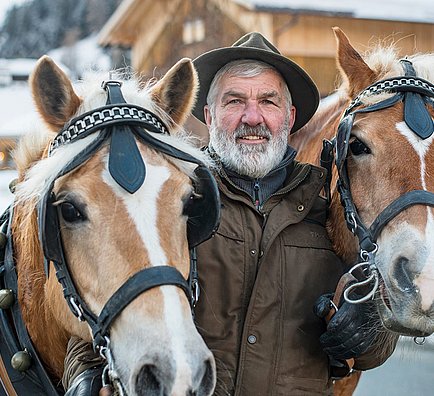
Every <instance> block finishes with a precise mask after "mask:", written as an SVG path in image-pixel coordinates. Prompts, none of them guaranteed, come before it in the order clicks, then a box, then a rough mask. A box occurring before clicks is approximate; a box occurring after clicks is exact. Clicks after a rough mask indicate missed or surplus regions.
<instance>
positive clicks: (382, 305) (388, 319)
mask: <svg viewBox="0 0 434 396" xmlns="http://www.w3.org/2000/svg"><path fill="white" fill-rule="evenodd" d="M375 301H376V303H377V310H378V313H379V315H380V318H381V322H382V324H383V327H385V328H386V329H387V330H389V331H392V332H394V333H398V334H400V335H403V336H409V337H428V336H429V335H431V334H432V332H427V331H423V330H420V329H415V328H410V327H407V326H405V325H403V324H402V323H401V322H400V320H399V319H398V318H397V317H396V315H395V313H394V312H393V310H392V306H391V302H390V298H389V296H388V293H387V290H386V287H385V285H384V282H383V280H381V282H380V286H379V288H378V291H377V293H376V298H375Z"/></svg>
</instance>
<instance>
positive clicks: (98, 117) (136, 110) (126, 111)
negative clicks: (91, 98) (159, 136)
mask: <svg viewBox="0 0 434 396" xmlns="http://www.w3.org/2000/svg"><path fill="white" fill-rule="evenodd" d="M115 120H141V121H144V122H147V123H150V124H152V125H153V126H154V127H156V128H157V129H158V130H160V131H161V133H163V134H167V133H168V131H167V129H166V127H165V126H164V124H163V123H162V122H161V121H160V120H159V119H158V118H157V117H155V115H154V114H152V113H150V112H148V111H146V110H145V109H143V108H140V107H132V106H130V105H124V106H123V105H116V106H113V107H104V108H101V109H97V110H96V111H94V112H92V113H90V114H87V115H84V116H83V117H81V118H79V119H77V120H76V121H75V122H73V123H72V124H71V125H68V126H67V127H66V129H64V130H62V131H61V132H59V133H58V134H57V136H56V137H55V138H54V140H53V141H52V142H51V145H50V150H49V155H51V153H52V152H53V151H54V150H56V149H57V148H58V147H59V146H62V145H64V144H67V143H69V142H71V141H72V140H74V139H76V138H78V137H80V136H81V135H82V134H83V133H85V132H87V131H89V130H91V129H92V128H95V127H97V126H101V127H103V125H104V124H105V123H108V122H112V121H115Z"/></svg>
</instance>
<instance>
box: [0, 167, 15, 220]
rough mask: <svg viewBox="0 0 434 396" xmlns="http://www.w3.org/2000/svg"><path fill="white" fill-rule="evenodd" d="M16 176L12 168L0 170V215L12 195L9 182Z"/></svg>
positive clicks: (11, 198)
mask: <svg viewBox="0 0 434 396" xmlns="http://www.w3.org/2000/svg"><path fill="white" fill-rule="evenodd" d="M16 177H17V172H16V171H14V170H2V171H0V215H1V214H2V213H3V212H4V211H5V209H6V208H7V207H8V206H9V205H10V204H11V203H12V201H13V199H14V196H13V195H12V193H11V192H10V191H9V183H10V182H11V181H12V180H13V179H15V178H16Z"/></svg>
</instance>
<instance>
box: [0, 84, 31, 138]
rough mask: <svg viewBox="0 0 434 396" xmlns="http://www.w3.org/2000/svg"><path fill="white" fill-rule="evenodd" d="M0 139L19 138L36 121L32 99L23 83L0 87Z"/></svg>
mask: <svg viewBox="0 0 434 396" xmlns="http://www.w3.org/2000/svg"><path fill="white" fill-rule="evenodd" d="M0 103H1V106H0V137H1V136H21V135H22V134H24V133H25V131H26V127H27V126H28V125H29V124H31V123H33V122H35V120H37V117H38V115H37V113H36V110H35V109H34V106H33V99H32V96H31V94H30V90H29V87H28V85H27V83H25V82H19V83H12V84H11V85H10V86H6V87H0Z"/></svg>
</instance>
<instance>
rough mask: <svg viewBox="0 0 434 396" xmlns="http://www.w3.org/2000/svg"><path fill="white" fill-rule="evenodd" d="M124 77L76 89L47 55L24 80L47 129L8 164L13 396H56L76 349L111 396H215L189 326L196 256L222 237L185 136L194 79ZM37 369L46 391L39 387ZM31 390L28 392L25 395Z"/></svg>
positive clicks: (203, 352) (208, 360)
mask: <svg viewBox="0 0 434 396" xmlns="http://www.w3.org/2000/svg"><path fill="white" fill-rule="evenodd" d="M121 77H122V76H119V78H117V79H116V80H110V79H109V80H106V81H104V82H102V81H101V80H100V79H98V78H97V77H95V76H93V77H92V76H90V77H89V78H87V79H85V80H84V81H81V82H77V84H75V83H74V84H73V83H72V82H71V81H70V79H69V78H68V76H67V74H66V73H65V72H64V71H62V70H61V68H60V67H59V66H58V65H56V64H55V62H54V61H53V60H51V59H50V58H49V57H47V56H44V57H42V58H41V59H40V60H39V61H38V63H37V65H36V67H35V69H34V71H33V73H32V74H31V77H30V80H29V82H30V87H31V91H32V95H33V98H34V102H35V106H36V109H37V111H38V113H39V115H40V118H41V123H35V125H34V130H32V131H29V133H28V135H26V136H25V137H24V138H23V139H22V141H21V142H20V143H19V145H18V147H17V149H16V151H15V154H14V158H15V161H16V165H17V169H18V175H19V176H18V181H17V184H16V185H15V187H14V190H15V199H14V204H13V205H12V206H11V208H12V209H10V211H9V212H8V214H7V215H6V216H5V215H4V216H3V218H2V221H3V223H4V224H3V226H2V227H3V228H2V230H3V231H5V230H8V231H5V233H7V234H8V239H7V244H6V252H4V251H3V253H4V260H3V262H2V263H3V266H2V278H1V282H2V286H3V287H4V288H5V289H8V290H7V291H11V292H13V293H12V294H13V295H15V296H16V298H15V299H13V298H12V301H11V302H10V303H9V307H8V309H3V310H2V315H3V316H2V318H3V321H7V316H6V315H12V314H14V315H15V314H17V316H16V318H14V322H19V321H20V320H21V321H22V322H23V324H24V326H23V327H21V328H18V330H16V332H17V333H18V339H15V340H14V345H16V347H15V350H13V351H12V353H15V354H14V356H13V358H12V366H13V369H15V373H16V374H18V375H19V376H20V377H19V378H18V379H17V378H16V375H15V378H13V376H14V374H13V373H14V370H8V371H10V372H12V375H9V376H10V378H9V379H6V382H9V392H11V393H8V394H10V395H12V394H33V395H57V394H63V391H62V390H59V388H58V387H56V385H57V384H58V383H59V379H60V378H61V377H62V373H63V370H64V359H65V353H66V348H67V342H68V340H69V339H70V338H71V337H74V336H77V337H80V338H82V339H83V340H86V341H88V342H93V344H94V347H95V350H96V351H97V352H99V353H100V354H101V356H102V357H103V358H104V359H106V362H107V366H106V368H105V369H104V375H103V383H104V379H105V380H106V382H108V383H112V385H113V386H114V387H115V388H117V391H118V392H119V394H123V395H161V394H164V395H172V396H180V395H198V396H199V395H200V396H208V395H210V394H212V392H213V389H214V387H215V383H216V371H215V362H214V358H213V355H212V353H211V352H210V350H209V349H208V348H207V347H206V345H205V343H204V341H203V339H202V338H201V336H200V335H199V333H198V332H197V330H196V327H195V325H194V321H193V316H192V306H193V305H194V303H195V301H196V299H197V292H198V289H197V273H196V272H197V268H196V267H195V263H194V261H191V259H190V251H193V249H194V247H195V246H196V245H197V244H198V243H200V242H201V241H203V240H205V239H207V238H208V237H210V236H211V234H212V232H213V231H214V230H215V229H216V227H217V224H218V215H219V208H220V205H219V201H218V191H217V187H216V184H215V181H214V179H213V178H212V176H211V173H210V171H209V167H210V166H212V164H211V162H210V160H209V159H207V157H206V155H205V154H203V153H202V152H201V151H200V150H199V149H198V148H197V145H196V144H195V143H196V142H195V141H194V140H193V138H192V137H190V136H188V134H187V133H186V132H185V130H183V128H182V127H181V125H182V124H183V122H184V121H185V120H186V117H187V116H188V114H189V112H190V111H191V108H192V106H193V104H194V100H195V95H196V90H197V85H198V79H197V75H196V72H195V70H194V68H193V65H192V62H191V61H190V60H189V59H182V60H180V61H179V62H178V63H177V64H175V65H174V66H173V67H172V68H171V69H170V70H169V71H168V72H167V73H166V74H165V75H164V77H163V78H161V79H160V80H159V81H150V82H148V83H144V82H141V81H140V80H139V78H134V77H131V78H128V79H127V78H125V79H122V78H121ZM127 101H128V102H127ZM169 132H170V133H169ZM5 218H7V221H6V222H5V221H4V220H5ZM4 267H6V269H5V268H4ZM4 273H6V275H4ZM13 277H15V278H16V283H17V286H16V288H15V290H14V287H15V286H14V285H13V284H12V283H11V281H10V279H11V278H13ZM2 308H5V307H4V306H2ZM5 311H6V312H5ZM13 311H17V312H18V313H17V312H13ZM2 330H3V329H2ZM26 331H27V333H28V334H27V333H26ZM6 333H7V332H6ZM21 333H25V335H24V336H21ZM2 334H3V333H2ZM7 334H10V335H11V334H12V335H14V334H15V332H14V331H11V332H9V333H7ZM12 335H11V337H10V338H13V337H12ZM8 346H9V348H12V349H14V348H13V347H12V346H11V343H9V345H8ZM0 349H1V348H0ZM26 354H27V355H26ZM24 355H26V356H27V360H26V359H23V356H24ZM29 356H30V357H29ZM24 357H25V356H24ZM14 358H15V363H14ZM29 359H31V362H30V363H29ZM3 363H4V365H5V366H9V365H10V364H9V361H8V360H7V359H5V358H4V357H3ZM39 363H40V364H39ZM40 366H42V368H41V367H40ZM7 368H8V369H9V367H7ZM32 369H33V370H34V371H33V372H31V371H32ZM42 369H43V370H45V372H46V373H47V376H48V379H49V381H46V382H44V383H42V385H41V383H39V385H38V386H39V388H38V387H35V383H37V382H38V381H37V380H38V378H37V377H39V376H40V375H41V370H42ZM17 370H18V371H17ZM26 378H27V379H32V380H33V384H32V385H31V386H33V388H32V389H30V388H25V389H23V388H20V386H21V387H22V386H23V385H22V383H24V382H25V380H26ZM2 380H3V382H5V380H4V378H2ZM47 383H51V384H54V385H51V384H49V385H47Z"/></svg>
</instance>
